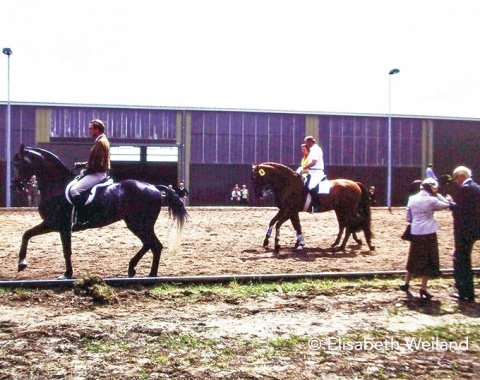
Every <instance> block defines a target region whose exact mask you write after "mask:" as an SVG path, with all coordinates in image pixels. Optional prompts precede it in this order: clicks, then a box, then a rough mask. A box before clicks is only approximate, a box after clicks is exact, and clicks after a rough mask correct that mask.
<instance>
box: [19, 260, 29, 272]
mask: <svg viewBox="0 0 480 380" xmlns="http://www.w3.org/2000/svg"><path fill="white" fill-rule="evenodd" d="M26 267H27V261H26V260H22V261H20V262H19V263H18V271H19V272H21V271H22V270H24V269H25V268H26Z"/></svg>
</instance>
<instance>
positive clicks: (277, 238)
mask: <svg viewBox="0 0 480 380" xmlns="http://www.w3.org/2000/svg"><path fill="white" fill-rule="evenodd" d="M288 219H290V218H288V217H286V216H284V215H283V216H281V217H279V218H278V221H277V223H276V224H275V247H274V249H273V254H274V255H278V254H279V253H280V228H281V227H282V225H283V223H285V222H286V221H287V220H288Z"/></svg>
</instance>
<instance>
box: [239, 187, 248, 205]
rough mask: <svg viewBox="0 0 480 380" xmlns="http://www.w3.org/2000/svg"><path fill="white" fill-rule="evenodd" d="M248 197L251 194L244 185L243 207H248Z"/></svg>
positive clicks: (241, 198) (242, 192)
mask: <svg viewBox="0 0 480 380" xmlns="http://www.w3.org/2000/svg"><path fill="white" fill-rule="evenodd" d="M248 197H249V193H248V189H247V185H243V186H242V190H240V204H241V205H242V206H248Z"/></svg>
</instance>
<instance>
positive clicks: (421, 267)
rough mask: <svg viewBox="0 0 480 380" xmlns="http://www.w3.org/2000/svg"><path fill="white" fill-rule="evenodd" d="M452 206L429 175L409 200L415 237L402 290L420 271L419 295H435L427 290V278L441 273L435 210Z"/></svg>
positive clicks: (407, 214) (408, 216)
mask: <svg viewBox="0 0 480 380" xmlns="http://www.w3.org/2000/svg"><path fill="white" fill-rule="evenodd" d="M449 207H450V202H449V201H447V200H446V199H445V198H443V197H442V196H441V195H439V194H438V184H437V181H435V180H434V179H433V178H426V179H425V180H424V181H423V182H422V185H421V190H420V192H418V193H417V194H415V195H412V196H411V197H410V199H409V200H408V205H407V210H406V219H407V222H409V223H411V232H412V240H411V242H410V251H409V252H408V260H407V273H406V274H405V282H404V283H403V284H401V285H399V288H400V290H403V291H405V292H406V291H408V289H409V287H410V285H409V284H410V279H411V278H412V275H417V276H421V277H422V283H421V287H420V298H426V299H427V300H429V299H431V298H432V297H433V296H432V295H431V294H430V293H429V292H428V290H427V282H428V279H429V278H431V277H437V276H439V275H440V260H439V257H438V241H437V231H438V225H437V222H436V221H435V219H434V217H433V214H434V212H435V211H438V210H446V209H448V208H449Z"/></svg>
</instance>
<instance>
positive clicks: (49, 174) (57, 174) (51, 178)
mask: <svg viewBox="0 0 480 380" xmlns="http://www.w3.org/2000/svg"><path fill="white" fill-rule="evenodd" d="M35 175H36V177H37V183H38V189H39V190H40V191H42V190H43V191H45V190H47V189H54V188H56V187H63V186H65V185H66V183H67V182H68V181H69V180H70V179H71V178H72V177H73V175H72V174H71V173H70V171H69V170H68V169H67V168H63V167H61V166H60V167H59V166H55V165H52V164H48V165H44V166H42V167H37V170H36V173H35Z"/></svg>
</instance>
